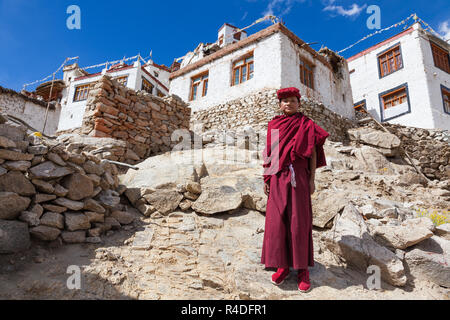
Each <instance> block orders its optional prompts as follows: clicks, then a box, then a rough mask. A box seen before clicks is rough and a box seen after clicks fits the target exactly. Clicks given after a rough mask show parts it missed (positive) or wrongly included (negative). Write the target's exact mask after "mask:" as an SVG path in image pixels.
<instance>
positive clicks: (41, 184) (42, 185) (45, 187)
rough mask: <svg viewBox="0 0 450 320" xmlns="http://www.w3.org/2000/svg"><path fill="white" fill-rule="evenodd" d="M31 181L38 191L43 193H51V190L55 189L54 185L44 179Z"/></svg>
mask: <svg viewBox="0 0 450 320" xmlns="http://www.w3.org/2000/svg"><path fill="white" fill-rule="evenodd" d="M31 182H32V183H33V184H34V185H35V186H36V188H37V189H38V190H39V191H42V192H45V193H53V191H55V187H54V186H53V185H52V184H50V183H48V182H46V181H44V180H39V179H32V180H31Z"/></svg>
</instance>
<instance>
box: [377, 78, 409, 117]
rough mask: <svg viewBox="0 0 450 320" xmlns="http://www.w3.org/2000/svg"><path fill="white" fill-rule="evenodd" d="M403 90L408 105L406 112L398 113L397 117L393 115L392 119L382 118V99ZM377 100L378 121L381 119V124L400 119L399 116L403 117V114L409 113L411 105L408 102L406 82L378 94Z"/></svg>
mask: <svg viewBox="0 0 450 320" xmlns="http://www.w3.org/2000/svg"><path fill="white" fill-rule="evenodd" d="M403 89H404V90H405V93H406V102H407V104H408V110H407V111H405V112H403V113H400V114H398V115H395V116H393V117H390V118H384V112H383V110H384V109H385V108H384V97H386V96H389V95H392V94H394V93H396V92H398V91H400V90H403ZM378 99H379V102H380V119H381V122H384V121H389V120H392V119H395V118H398V117H401V116H403V115H405V114H408V113H411V103H410V100H409V90H408V83H407V82H405V83H403V84H401V85H399V86H396V87H395V88H392V89H389V90H386V91H383V92H381V93H380V94H378Z"/></svg>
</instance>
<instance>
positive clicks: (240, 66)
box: [231, 51, 254, 86]
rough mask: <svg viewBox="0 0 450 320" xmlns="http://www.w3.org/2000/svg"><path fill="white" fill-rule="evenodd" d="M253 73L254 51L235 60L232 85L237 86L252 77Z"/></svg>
mask: <svg viewBox="0 0 450 320" xmlns="http://www.w3.org/2000/svg"><path fill="white" fill-rule="evenodd" d="M253 73H254V67H253V51H252V52H249V53H247V54H246V55H245V56H243V57H241V58H240V59H239V60H237V61H235V62H233V79H232V82H231V85H232V86H235V85H238V84H240V83H242V82H245V81H247V80H250V79H252V78H253Z"/></svg>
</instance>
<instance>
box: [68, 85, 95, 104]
mask: <svg viewBox="0 0 450 320" xmlns="http://www.w3.org/2000/svg"><path fill="white" fill-rule="evenodd" d="M93 86H94V82H88V83H83V84H79V85H77V86H75V91H74V94H73V99H72V102H80V101H86V100H87V99H88V97H89V92H90V91H91V89H92V88H93ZM81 87H86V88H87V92H86V97H85V98H84V99H78V100H76V97H77V92H78V89H80V88H81Z"/></svg>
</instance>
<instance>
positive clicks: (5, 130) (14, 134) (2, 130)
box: [0, 122, 27, 142]
mask: <svg viewBox="0 0 450 320" xmlns="http://www.w3.org/2000/svg"><path fill="white" fill-rule="evenodd" d="M26 133H27V128H26V127H25V126H23V125H19V124H15V123H11V122H7V123H2V124H0V136H3V137H6V138H8V139H10V140H12V141H14V142H17V141H22V140H25V135H26Z"/></svg>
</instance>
